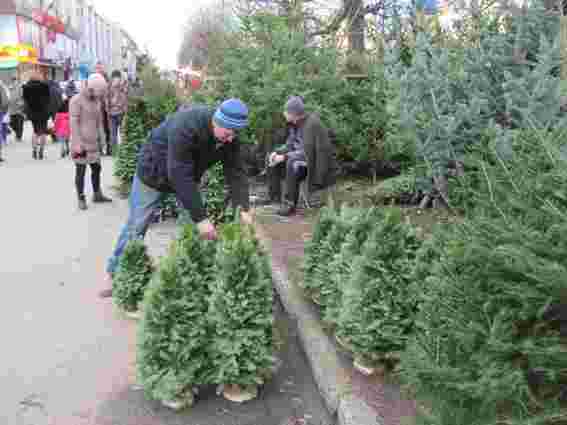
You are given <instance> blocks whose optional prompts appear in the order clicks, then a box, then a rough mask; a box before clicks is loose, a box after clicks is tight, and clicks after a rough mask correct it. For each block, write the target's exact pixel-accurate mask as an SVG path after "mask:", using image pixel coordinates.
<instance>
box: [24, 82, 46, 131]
mask: <svg viewBox="0 0 567 425" xmlns="http://www.w3.org/2000/svg"><path fill="white" fill-rule="evenodd" d="M22 96H23V98H24V103H25V113H26V116H27V117H28V119H30V120H32V121H35V120H47V119H48V118H49V108H50V98H49V96H50V90H49V85H48V84H47V83H46V82H44V81H36V80H31V81H28V82H27V83H26V84H24V87H23V90H22Z"/></svg>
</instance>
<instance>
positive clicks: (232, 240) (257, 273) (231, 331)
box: [209, 223, 274, 386]
mask: <svg viewBox="0 0 567 425" xmlns="http://www.w3.org/2000/svg"><path fill="white" fill-rule="evenodd" d="M254 238H255V237H254V235H253V234H252V233H251V229H248V228H244V227H242V226H241V225H240V224H239V223H230V224H225V225H224V226H223V227H222V229H221V237H220V241H219V245H218V249H217V254H216V264H217V268H218V269H217V270H218V271H217V274H216V276H215V281H214V284H213V290H212V295H211V298H210V310H209V317H210V320H211V321H212V323H213V324H214V328H215V336H214V344H213V347H214V349H213V357H212V361H213V364H214V367H215V373H216V376H215V380H216V382H217V383H219V384H237V385H241V386H248V385H257V384H261V383H263V377H265V375H266V374H267V373H268V371H269V370H270V368H271V366H273V361H274V357H273V356H274V340H273V324H274V316H273V311H272V303H273V289H272V280H271V274H270V272H269V268H267V267H266V259H265V257H264V256H263V255H261V254H260V253H259V246H258V243H257V241H255V240H254Z"/></svg>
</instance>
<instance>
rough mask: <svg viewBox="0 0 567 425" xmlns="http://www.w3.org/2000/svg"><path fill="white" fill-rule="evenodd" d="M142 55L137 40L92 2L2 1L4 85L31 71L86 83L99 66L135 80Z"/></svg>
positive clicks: (0, 45)
mask: <svg viewBox="0 0 567 425" xmlns="http://www.w3.org/2000/svg"><path fill="white" fill-rule="evenodd" d="M138 54H139V49H138V47H137V45H136V43H135V42H134V41H133V39H132V38H131V37H130V36H129V35H128V34H127V33H126V32H125V31H124V30H123V29H122V28H121V27H120V25H119V24H117V23H114V22H111V21H109V20H108V19H106V18H105V17H104V16H102V15H101V14H100V13H98V12H97V11H96V10H95V8H94V6H93V5H92V4H91V3H90V2H89V0H0V78H1V79H3V80H8V79H10V78H12V77H13V76H14V75H15V76H18V77H19V78H25V77H26V76H27V75H28V73H29V71H31V70H38V71H41V72H42V73H43V74H44V75H45V76H46V77H48V78H51V79H56V80H64V79H69V78H74V79H78V80H82V79H86V78H88V75H89V74H90V73H92V72H93V71H94V69H95V66H96V64H97V63H102V64H103V65H104V67H105V69H106V70H107V71H108V72H110V71H111V70H114V69H120V70H123V71H126V70H128V71H129V74H130V75H131V76H132V77H135V58H136V56H137V55H138ZM132 63H134V66H133V67H132ZM132 70H133V71H134V72H133V75H132V73H131V71H132Z"/></svg>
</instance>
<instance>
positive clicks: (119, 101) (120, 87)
mask: <svg viewBox="0 0 567 425" xmlns="http://www.w3.org/2000/svg"><path fill="white" fill-rule="evenodd" d="M106 101H107V104H106V110H107V111H108V115H109V119H110V130H111V140H110V145H109V147H108V154H109V155H112V151H113V149H114V148H115V147H116V145H117V144H118V132H119V130H120V126H121V124H122V119H123V118H124V115H125V114H126V112H127V110H128V86H127V85H126V82H125V81H124V80H123V79H122V73H121V72H120V71H118V70H115V71H113V72H112V80H111V82H110V86H109V88H108V94H107V98H106Z"/></svg>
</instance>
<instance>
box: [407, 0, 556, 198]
mask: <svg viewBox="0 0 567 425" xmlns="http://www.w3.org/2000/svg"><path fill="white" fill-rule="evenodd" d="M558 28H559V20H558V17H557V16H554V15H553V14H550V13H548V12H547V11H546V10H545V8H544V7H543V5H542V4H541V3H540V2H538V1H536V2H532V3H531V4H530V6H529V7H528V8H527V9H526V11H525V13H521V14H519V15H518V16H514V17H512V18H510V19H509V21H508V25H507V27H506V30H505V31H502V30H499V29H498V25H494V22H493V21H491V20H487V21H486V25H485V27H483V29H482V31H481V32H480V33H481V37H480V39H479V41H478V43H479V45H478V47H475V48H465V49H454V50H450V49H443V48H438V47H435V46H434V44H433V42H432V40H431V37H429V36H427V35H426V34H420V35H419V37H418V40H417V45H416V49H415V55H414V57H413V62H412V65H411V66H410V67H409V68H408V70H407V72H405V73H404V74H403V75H402V77H401V82H402V84H401V85H400V87H401V105H402V112H401V114H400V122H401V125H402V127H403V128H404V130H405V131H407V132H409V133H413V135H414V139H415V140H416V142H417V144H416V152H417V156H418V161H419V164H418V165H419V167H418V170H420V171H421V173H422V175H421V178H420V179H418V189H420V190H421V191H423V192H424V193H425V194H426V195H425V197H424V199H423V200H422V203H421V206H422V207H425V206H427V205H428V204H429V203H430V201H432V200H436V201H441V202H444V203H445V204H449V205H451V200H450V199H449V191H450V184H449V181H448V178H449V175H448V168H449V165H450V164H455V163H456V164H458V169H459V170H462V167H463V165H465V166H466V165H467V164H466V163H465V160H466V155H467V153H468V151H469V150H470V148H471V147H472V146H475V145H476V144H478V142H479V141H481V140H483V138H484V134H485V132H486V129H491V128H492V129H494V128H495V126H499V127H502V128H505V129H514V128H527V127H529V126H533V125H536V126H538V127H539V128H546V126H547V125H548V124H549V123H550V122H552V121H553V120H554V119H556V117H557V115H558V111H559V99H558V97H559V91H558V86H557V78H556V77H554V70H555V69H556V68H557V67H558V66H559V49H558V46H559V41H558V38H559V30H558ZM530 120H533V122H530ZM502 141H503V142H504V141H505V140H502ZM501 149H503V150H509V149H511V147H510V146H509V145H505V146H501Z"/></svg>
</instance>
